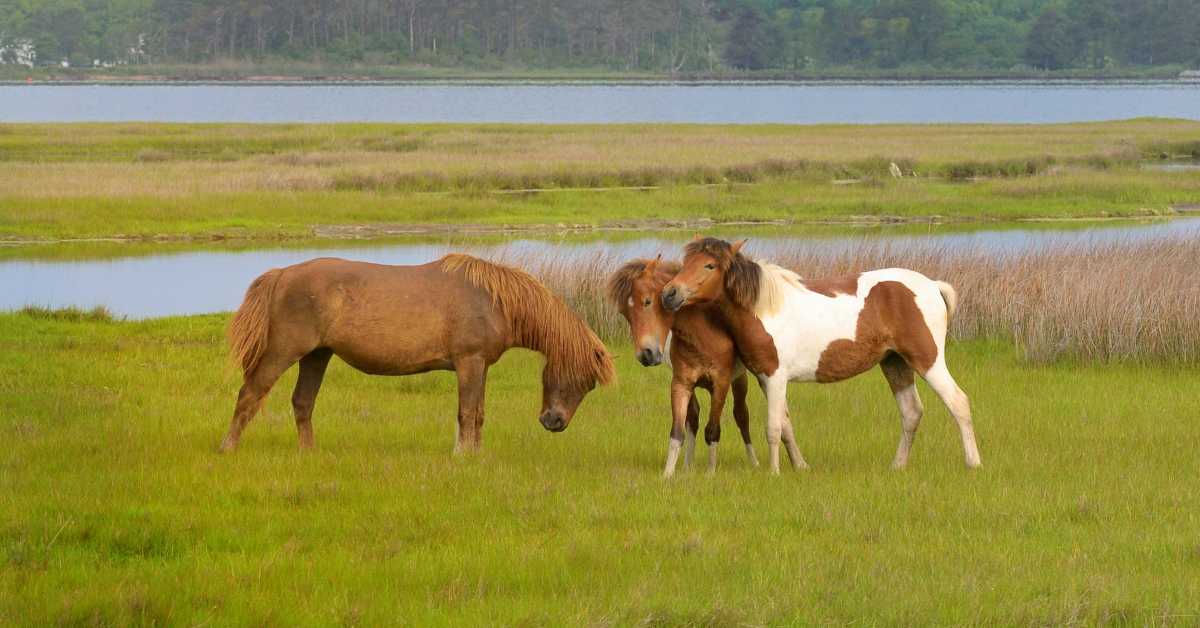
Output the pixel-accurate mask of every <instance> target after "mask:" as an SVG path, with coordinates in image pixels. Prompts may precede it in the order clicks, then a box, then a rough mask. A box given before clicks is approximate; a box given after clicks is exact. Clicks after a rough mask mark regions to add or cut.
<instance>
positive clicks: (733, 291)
mask: <svg viewBox="0 0 1200 628" xmlns="http://www.w3.org/2000/svg"><path fill="white" fill-rule="evenodd" d="M683 253H684V256H683V258H684V260H685V261H686V260H687V259H688V258H689V257H692V256H693V255H699V254H701V253H703V254H705V255H708V256H709V257H712V258H713V259H715V260H717V263H718V264H719V265H720V266H721V270H722V271H723V272H724V273H725V292H726V293H727V294H728V295H729V299H730V300H731V301H733V303H734V304H735V305H737V306H738V307H742V308H745V309H747V310H750V311H753V310H754V305H755V304H756V303H758V294H759V289H760V286H761V283H760V282H761V281H762V269H761V268H760V267H759V265H758V264H757V263H756V262H753V261H751V260H750V258H748V257H746V256H745V255H742V254H741V252H737V253H734V252H733V245H732V244H730V243H728V242H726V241H724V240H720V239H717V238H700V239H697V240H692V241H691V242H688V243H687V246H685V247H683Z"/></svg>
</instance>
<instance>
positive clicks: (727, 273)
mask: <svg viewBox="0 0 1200 628" xmlns="http://www.w3.org/2000/svg"><path fill="white" fill-rule="evenodd" d="M745 244H746V241H745V240H742V241H740V242H734V243H733V244H730V243H728V242H726V241H724V240H718V239H717V238H700V237H698V236H697V237H696V239H694V240H692V241H691V242H689V243H688V245H687V246H686V247H684V257H683V268H681V269H680V270H679V273H678V274H676V275H675V278H674V279H672V280H671V281H670V282H669V283H667V285H666V286H664V287H663V289H662V302H663V306H665V307H666V308H667V309H668V310H671V311H676V310H678V309H679V308H681V307H683V306H685V305H694V304H698V303H712V302H714V301H720V300H722V299H726V298H728V299H730V300H732V301H734V302H735V303H737V304H739V305H744V304H743V303H742V301H744V298H743V297H744V296H745V294H746V293H748V292H750V291H753V292H754V293H757V290H758V274H757V272H756V271H757V270H758V266H757V265H756V264H755V263H754V262H751V261H750V260H748V259H746V258H745V257H744V256H743V255H742V254H741V253H740V251H741V249H742V246H743V245H745ZM751 305H753V304H752V303H751Z"/></svg>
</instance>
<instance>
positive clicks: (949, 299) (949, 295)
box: [933, 281, 958, 321]
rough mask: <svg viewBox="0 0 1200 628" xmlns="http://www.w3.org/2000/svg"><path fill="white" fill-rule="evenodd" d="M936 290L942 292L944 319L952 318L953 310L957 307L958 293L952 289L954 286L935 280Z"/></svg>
mask: <svg viewBox="0 0 1200 628" xmlns="http://www.w3.org/2000/svg"><path fill="white" fill-rule="evenodd" d="M933 283H935V284H937V288H938V292H941V293H942V300H943V301H945V302H946V320H947V321H949V320H950V319H952V318H954V310H956V309H958V293H957V292H955V291H954V286H952V285H950V284H948V283H946V282H944V281H935V282H933Z"/></svg>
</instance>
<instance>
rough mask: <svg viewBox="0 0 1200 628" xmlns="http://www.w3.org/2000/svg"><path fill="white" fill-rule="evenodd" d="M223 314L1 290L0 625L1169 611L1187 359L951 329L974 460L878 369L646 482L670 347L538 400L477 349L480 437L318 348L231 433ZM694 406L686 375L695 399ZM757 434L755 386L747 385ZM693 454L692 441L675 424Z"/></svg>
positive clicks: (447, 398) (445, 387) (1193, 563)
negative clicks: (304, 411) (459, 449)
mask: <svg viewBox="0 0 1200 628" xmlns="http://www.w3.org/2000/svg"><path fill="white" fill-rule="evenodd" d="M226 320H227V316H226V315H216V316H197V317H188V318H174V319H162V320H154V321H143V322H115V323H108V322H92V321H80V322H68V321H62V320H55V319H53V318H45V317H39V316H31V315H28V314H13V313H9V314H0V338H3V339H4V350H3V351H0V372H3V373H4V377H3V378H0V397H2V399H3V403H0V436H2V437H3V439H4V442H5V446H4V447H3V448H2V449H0V482H3V491H0V623H3V624H5V625H55V624H57V625H136V624H140V625H150V624H155V625H296V626H309V625H311V626H316V625H330V624H359V625H381V624H394V623H404V624H411V625H596V626H609V625H640V624H646V625H664V626H674V625H689V626H694V625H717V626H740V625H799V624H817V623H839V624H847V623H861V624H879V625H883V624H886V625H914V624H939V625H964V624H978V625H1013V624H1021V625H1067V624H1074V625H1078V624H1104V623H1133V624H1148V625H1168V624H1183V625H1188V624H1192V623H1194V622H1195V620H1196V618H1197V617H1198V616H1200V606H1198V605H1197V600H1200V552H1198V550H1197V542H1196V538H1195V534H1194V532H1195V517H1194V515H1193V514H1192V513H1195V512H1197V511H1200V500H1198V496H1197V492H1196V491H1195V490H1194V488H1193V487H1194V481H1193V480H1194V478H1195V477H1196V475H1197V473H1200V467H1198V462H1197V457H1196V456H1195V455H1194V447H1193V444H1192V443H1193V442H1194V431H1195V430H1194V418H1195V407H1194V400H1193V399H1192V398H1191V397H1190V396H1189V395H1187V394H1183V393H1182V392H1181V391H1185V390H1194V386H1195V377H1196V371H1195V369H1194V368H1179V367H1153V366H1143V365H1135V364H1131V365H1127V366H1123V367H1121V368H1120V369H1114V368H1111V367H1096V366H1088V365H1084V364H1074V365H1068V364H1056V365H1031V364H1029V363H1026V362H1023V361H1021V360H1020V359H1019V358H1018V357H1017V355H1016V354H1015V353H1014V352H1013V350H1012V349H1011V347H1009V346H1008V345H1007V344H1006V343H1002V342H989V341H969V342H956V343H952V344H951V346H950V349H949V356H948V357H949V360H950V364H951V365H952V368H953V369H954V372H955V376H956V378H957V379H958V381H959V382H960V384H961V385H962V386H963V388H964V389H965V390H967V391H968V392H969V394H970V395H971V400H972V404H973V408H974V411H975V423H976V430H977V433H978V436H979V442H980V447H981V451H982V454H983V459H984V465H985V466H984V468H983V469H981V470H979V471H978V472H968V471H967V470H965V469H964V468H963V465H962V459H961V458H962V452H961V445H960V444H959V442H958V436H957V432H956V430H955V428H954V426H953V421H952V420H951V419H950V418H949V417H948V416H947V414H946V412H945V410H944V408H942V407H941V405H940V404H938V403H937V402H936V401H935V399H934V396H933V395H932V394H931V393H930V392H929V390H928V389H927V388H924V385H923V384H922V385H921V387H922V389H921V390H922V395H923V396H924V398H925V400H926V415H925V420H924V422H923V424H922V426H921V431H920V433H919V437H918V439H917V444H916V447H915V448H914V450H913V459H912V461H911V464H910V468H909V469H908V470H907V471H906V472H903V473H895V472H891V471H889V470H888V469H887V465H888V462H889V461H890V459H891V455H892V453H893V451H894V449H895V444H896V439H897V437H898V433H899V421H898V420H897V416H896V408H895V404H894V402H893V400H892V397H891V394H890V393H889V392H888V389H887V386H886V384H885V383H884V380H883V378H882V377H879V376H878V375H877V374H875V373H869V374H865V375H864V376H862V377H859V378H855V379H854V380H851V381H849V382H846V383H843V384H835V385H828V386H796V387H794V389H793V390H792V392H791V394H790V395H789V398H790V413H791V416H792V420H793V422H794V423H795V425H796V433H797V437H798V440H799V442H800V446H801V447H802V449H803V451H804V453H805V455H806V457H807V458H808V460H809V462H810V463H811V464H812V465H813V470H812V471H811V472H809V473H804V474H796V473H790V472H789V473H786V474H785V475H784V476H782V477H779V478H771V477H769V476H767V474H766V473H765V472H763V471H762V470H754V469H750V468H749V467H748V465H747V464H746V463H745V461H744V459H743V457H742V455H741V452H740V451H738V450H739V449H740V445H738V444H737V440H738V439H737V438H736V435H735V434H734V433H733V430H732V429H731V425H729V422H728V421H727V423H726V425H727V430H726V433H725V437H724V438H723V443H724V444H723V445H721V448H722V456H721V467H720V469H719V471H718V473H717V475H716V476H715V477H711V478H710V477H705V476H704V475H703V474H702V473H697V472H690V473H681V474H680V475H679V476H677V477H676V478H675V480H673V481H670V482H664V481H662V480H661V479H660V478H659V468H660V465H661V463H662V457H663V454H664V450H665V441H666V435H667V426H668V419H667V415H668V412H667V408H668V395H667V390H668V384H669V378H670V374H669V371H668V370H667V369H665V368H661V367H660V368H656V369H646V368H642V367H640V366H638V365H637V364H636V362H635V361H634V360H633V359H632V357H631V351H630V347H629V345H628V344H627V343H626V342H623V341H622V342H619V343H614V344H612V349H613V351H614V353H615V354H616V356H617V360H616V363H617V366H618V368H619V370H620V373H619V378H618V383H617V384H615V385H613V386H608V387H604V388H601V389H598V390H596V391H595V392H593V393H591V395H589V397H588V398H587V399H586V400H585V401H584V402H583V405H582V406H581V408H580V411H579V414H578V415H577V416H576V417H575V420H574V421H573V422H572V424H571V427H570V428H569V429H568V430H567V431H566V432H564V433H563V434H556V435H552V434H547V433H546V432H545V431H544V430H542V429H541V427H540V426H538V425H537V422H536V419H535V417H536V414H537V410H538V407H539V399H538V396H539V389H540V385H539V379H538V373H539V369H540V360H539V359H538V358H537V357H536V356H535V355H533V354H530V353H528V352H523V351H513V352H511V353H510V354H508V355H506V356H505V357H504V358H503V359H502V360H501V362H500V363H498V364H497V365H495V366H494V367H493V368H492V369H491V370H490V373H489V382H488V384H489V386H488V397H487V413H488V422H487V425H486V427H485V430H484V451H483V452H482V453H481V454H480V455H478V456H475V457H469V458H457V457H454V456H452V455H451V454H450V449H451V443H452V441H453V438H454V428H453V417H454V413H455V409H454V408H455V394H454V378H453V376H452V375H450V374H446V373H435V374H429V375H420V376H412V377H407V378H398V379H397V378H373V377H369V376H366V375H363V374H361V373H358V372H355V371H353V370H352V369H351V368H349V367H347V366H346V365H345V364H343V363H341V362H340V361H338V360H334V361H333V363H332V364H331V366H330V369H329V373H328V375H327V377H326V380H325V384H324V386H323V387H322V390H321V396H320V398H319V399H318V402H317V409H316V414H315V417H314V422H315V429H316V436H317V449H316V450H315V451H313V452H308V453H302V452H299V451H297V448H296V430H295V427H294V424H293V421H292V418H291V408H290V403H289V398H290V393H291V389H292V387H293V385H294V382H295V370H294V369H293V370H292V371H291V372H289V373H287V374H285V376H284V378H283V379H282V380H281V381H280V382H279V384H278V385H277V386H276V389H275V391H274V392H273V394H272V395H271V396H270V398H269V399H268V401H267V403H266V406H265V408H264V411H263V414H262V415H261V416H260V417H259V418H257V419H255V420H254V422H253V423H251V424H250V426H249V429H248V431H247V433H246V438H245V439H244V440H243V443H242V447H241V449H240V450H239V451H238V452H237V453H236V454H235V455H230V456H221V455H218V454H217V453H216V445H217V443H218V441H219V439H220V437H221V434H222V432H223V430H224V429H225V427H226V426H227V423H228V419H229V414H230V412H231V411H232V406H233V403H234V397H235V396H236V390H237V384H236V382H226V381H224V379H223V378H222V377H221V370H222V366H223V363H224V357H225V349H224V343H223V340H222V335H223V334H222V330H223V327H224V325H225V322H226ZM703 402H704V403H705V404H707V399H706V398H705V399H703ZM750 409H751V417H752V419H751V420H752V427H753V434H754V438H755V440H756V441H757V446H758V447H759V451H760V456H761V455H762V452H763V448H762V437H761V436H760V435H761V434H762V430H763V426H762V425H763V424H762V417H763V416H764V415H763V412H764V408H763V402H762V396H761V395H760V394H759V393H758V392H755V391H751V394H750ZM700 449H701V454H703V445H701V446H700Z"/></svg>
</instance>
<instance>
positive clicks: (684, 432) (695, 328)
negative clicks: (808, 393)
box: [608, 255, 778, 477]
mask: <svg viewBox="0 0 1200 628" xmlns="http://www.w3.org/2000/svg"><path fill="white" fill-rule="evenodd" d="M661 260H662V256H661V255H660V256H658V258H656V259H652V260H644V259H639V260H633V261H631V262H628V263H627V264H625V265H624V266H622V267H621V268H620V269H618V270H617V271H616V272H615V273H613V275H612V277H611V278H610V279H609V282H608V296H609V299H610V300H611V301H612V303H613V305H614V306H616V308H617V310H619V311H620V312H621V315H622V316H624V317H625V320H626V321H627V322H628V323H629V330H630V332H631V333H632V335H633V343H634V347H635V349H636V350H637V359H638V362H641V363H642V365H643V366H656V365H658V364H660V363H662V360H663V355H664V354H667V355H668V357H669V359H670V360H671V368H672V377H671V418H672V421H671V438H670V444H669V445H668V449H667V463H666V466H665V468H664V469H663V476H664V477H671V476H672V475H674V473H675V465H676V463H677V461H678V459H679V449H680V446H681V444H686V446H684V447H683V449H684V458H683V460H684V462H683V465H684V468H690V467H691V466H692V457H693V453H694V451H695V447H696V433H697V431H698V430H699V415H700V404H699V401H698V400H697V399H696V392H695V390H696V388H697V387H700V388H703V389H704V390H707V391H708V392H709V393H710V394H711V401H712V403H711V407H710V408H709V413H708V423H707V424H706V425H705V428H704V442H705V443H706V444H707V445H708V471H709V473H712V472H714V471H716V468H717V444H718V443H719V442H720V440H721V413H722V411H723V410H724V407H725V397H726V395H727V394H728V393H729V391H730V388H732V390H733V418H734V421H735V422H736V423H737V426H738V430H739V431H740V432H741V434H742V442H744V443H745V445H746V456H747V457H748V458H749V460H750V464H752V465H754V466H758V457H757V456H756V455H755V454H754V447H753V445H751V443H750V410H749V408H748V407H747V406H746V390H747V385H746V370H745V368H743V366H742V362H741V360H740V359H739V356H738V353H737V348H736V347H735V346H734V344H733V337H732V336H731V334H730V333H729V330H728V329H726V328H725V322H724V321H723V320H722V319H721V318H720V312H719V311H718V310H717V308H715V307H711V306H704V305H700V306H691V307H684V308H682V309H680V310H679V311H677V312H673V311H668V310H667V309H666V308H664V307H663V304H662V299H661V298H659V294H660V293H661V292H662V288H663V286H664V285H666V283H667V282H668V281H670V280H671V279H672V278H673V277H674V276H675V273H677V272H679V264H678V263H675V262H663V261H661ZM770 349H771V350H770V351H769V352H768V354H767V355H766V356H763V357H762V359H761V361H762V362H765V364H758V363H756V364H755V366H756V367H757V368H759V369H773V368H774V367H775V366H776V365H777V364H778V360H777V358H776V357H775V354H774V347H771V348H770ZM753 357H758V356H753Z"/></svg>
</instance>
